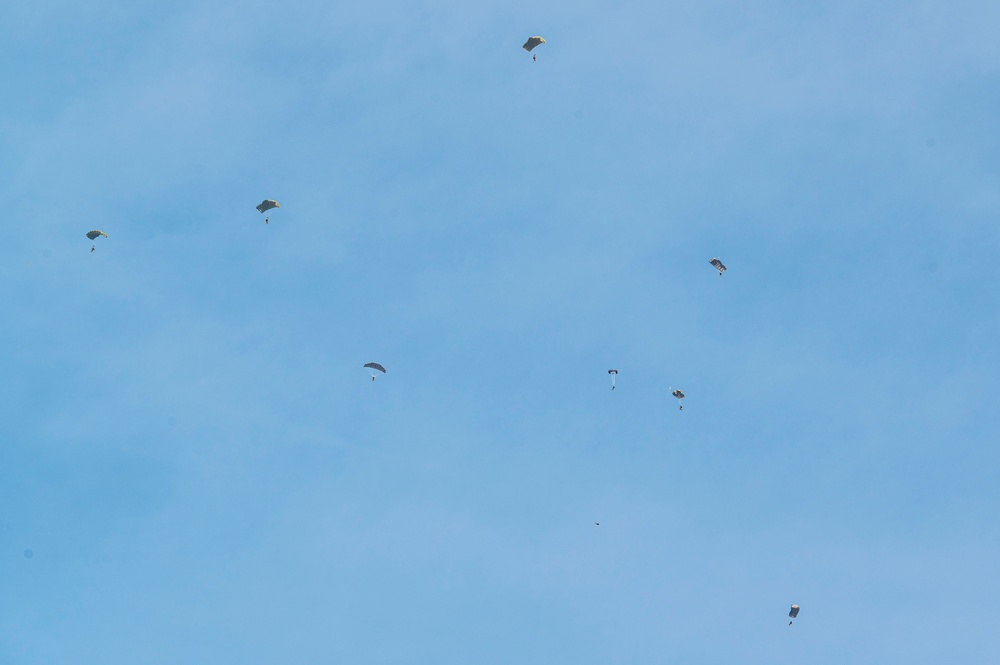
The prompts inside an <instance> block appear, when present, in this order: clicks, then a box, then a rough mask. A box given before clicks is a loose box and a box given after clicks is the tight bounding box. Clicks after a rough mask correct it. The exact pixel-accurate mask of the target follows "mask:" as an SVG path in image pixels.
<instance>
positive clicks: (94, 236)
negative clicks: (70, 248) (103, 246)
mask: <svg viewBox="0 0 1000 665" xmlns="http://www.w3.org/2000/svg"><path fill="white" fill-rule="evenodd" d="M101 236H104V237H105V238H107V237H108V234H107V233H105V232H104V231H98V230H97V229H94V230H93V231H87V237H88V238H90V239H91V240H97V239H98V238H100V237H101ZM95 249H97V246H96V245H91V246H90V251H91V253H93V251H94V250H95Z"/></svg>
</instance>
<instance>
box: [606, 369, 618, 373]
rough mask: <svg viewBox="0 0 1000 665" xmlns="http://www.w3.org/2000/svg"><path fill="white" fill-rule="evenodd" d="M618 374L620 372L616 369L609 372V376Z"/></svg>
mask: <svg viewBox="0 0 1000 665" xmlns="http://www.w3.org/2000/svg"><path fill="white" fill-rule="evenodd" d="M617 373H618V370H616V369H609V370H608V374H617Z"/></svg>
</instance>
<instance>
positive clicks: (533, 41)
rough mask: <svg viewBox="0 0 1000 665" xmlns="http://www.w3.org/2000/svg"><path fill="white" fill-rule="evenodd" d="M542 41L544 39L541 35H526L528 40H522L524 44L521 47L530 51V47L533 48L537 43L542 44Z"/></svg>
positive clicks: (543, 41)
mask: <svg viewBox="0 0 1000 665" xmlns="http://www.w3.org/2000/svg"><path fill="white" fill-rule="evenodd" d="M544 43H545V39H544V38H543V37H539V36H538V35H535V36H534V37H528V41H526V42H524V45H523V46H522V47H521V48H523V49H524V50H525V51H531V49H533V48H535V47H536V46H538V45H539V44H544Z"/></svg>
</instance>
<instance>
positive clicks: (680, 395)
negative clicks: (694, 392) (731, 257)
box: [670, 390, 684, 411]
mask: <svg viewBox="0 0 1000 665" xmlns="http://www.w3.org/2000/svg"><path fill="white" fill-rule="evenodd" d="M670 394H671V395H673V396H674V397H676V398H677V401H678V402H680V401H681V400H682V399H684V393H683V392H682V391H680V390H675V391H673V392H672V393H670ZM680 409H681V411H683V410H684V405H683V404H681V405H680Z"/></svg>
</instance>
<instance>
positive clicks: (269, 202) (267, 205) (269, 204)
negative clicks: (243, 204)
mask: <svg viewBox="0 0 1000 665" xmlns="http://www.w3.org/2000/svg"><path fill="white" fill-rule="evenodd" d="M280 207H281V205H280V204H279V203H278V202H277V201H275V200H274V199H264V200H263V201H261V202H260V205H258V206H257V212H259V213H265V212H267V211H268V210H270V209H271V208H280Z"/></svg>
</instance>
